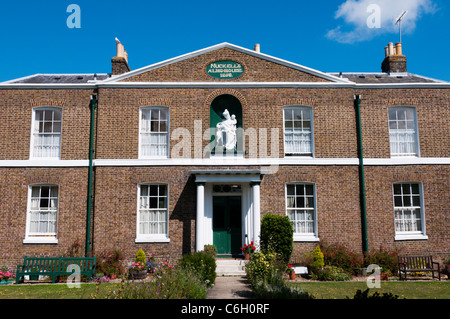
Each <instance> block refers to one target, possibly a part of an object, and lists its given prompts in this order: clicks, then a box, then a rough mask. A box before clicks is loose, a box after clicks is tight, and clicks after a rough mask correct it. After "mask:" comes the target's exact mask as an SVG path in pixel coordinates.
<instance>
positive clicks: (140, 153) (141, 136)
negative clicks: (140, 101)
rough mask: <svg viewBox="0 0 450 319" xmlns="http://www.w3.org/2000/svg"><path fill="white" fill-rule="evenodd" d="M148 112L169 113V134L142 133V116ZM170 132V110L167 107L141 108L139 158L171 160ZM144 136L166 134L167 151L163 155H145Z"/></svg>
mask: <svg viewBox="0 0 450 319" xmlns="http://www.w3.org/2000/svg"><path fill="white" fill-rule="evenodd" d="M147 110H150V111H152V110H165V111H167V125H166V126H167V132H164V133H161V132H155V133H151V132H142V130H143V125H142V115H143V112H144V111H147ZM169 132H170V110H169V108H168V107H167V106H143V107H140V108H139V158H142V159H147V158H148V159H152V158H169V149H170V143H169V141H170V138H169ZM143 134H160V135H162V134H165V135H166V145H167V147H166V151H165V154H163V155H144V149H143V141H142V139H143Z"/></svg>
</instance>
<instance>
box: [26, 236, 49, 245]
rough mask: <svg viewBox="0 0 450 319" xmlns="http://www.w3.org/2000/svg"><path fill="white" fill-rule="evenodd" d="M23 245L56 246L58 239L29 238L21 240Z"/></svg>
mask: <svg viewBox="0 0 450 319" xmlns="http://www.w3.org/2000/svg"><path fill="white" fill-rule="evenodd" d="M23 243H24V244H57V243H58V239H57V238H54V237H53V238H39V237H37V238H36V237H35V238H33V237H29V238H25V239H24V240H23Z"/></svg>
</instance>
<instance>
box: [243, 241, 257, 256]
mask: <svg viewBox="0 0 450 319" xmlns="http://www.w3.org/2000/svg"><path fill="white" fill-rule="evenodd" d="M241 250H242V252H243V253H244V260H249V259H250V254H251V253H253V252H254V251H255V250H256V247H255V245H254V244H253V241H252V242H251V243H250V245H247V244H245V245H244V247H241Z"/></svg>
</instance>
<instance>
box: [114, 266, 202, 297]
mask: <svg viewBox="0 0 450 319" xmlns="http://www.w3.org/2000/svg"><path fill="white" fill-rule="evenodd" d="M206 295H207V289H206V286H205V285H204V283H203V282H202V280H201V279H200V278H199V277H198V274H197V273H196V272H195V271H194V270H192V269H188V268H184V267H175V268H173V269H172V268H170V269H169V268H167V269H166V270H165V271H164V272H161V273H159V275H158V276H155V280H154V281H150V282H139V283H129V284H128V285H127V286H126V287H124V289H123V290H122V291H120V292H119V293H117V294H115V296H114V298H117V299H206Z"/></svg>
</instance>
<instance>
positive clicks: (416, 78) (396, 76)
mask: <svg viewBox="0 0 450 319" xmlns="http://www.w3.org/2000/svg"><path fill="white" fill-rule="evenodd" d="M330 74H332V75H334V76H338V77H341V78H343V79H348V80H349V81H351V82H354V83H361V84H363V83H366V84H377V83H379V84H387V83H395V84H398V83H446V82H444V81H440V80H435V79H431V78H427V77H424V76H421V75H417V74H412V73H390V74H389V73H381V72H380V73H377V72H374V73H367V72H359V73H358V72H340V73H330Z"/></svg>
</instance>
